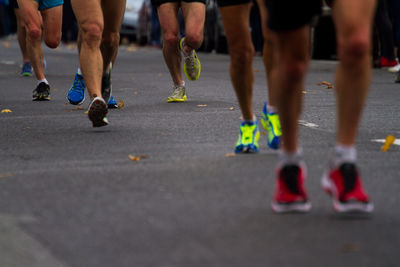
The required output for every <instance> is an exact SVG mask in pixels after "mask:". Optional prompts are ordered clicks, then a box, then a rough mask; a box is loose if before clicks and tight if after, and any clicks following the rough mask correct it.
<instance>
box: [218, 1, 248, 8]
mask: <svg viewBox="0 0 400 267" xmlns="http://www.w3.org/2000/svg"><path fill="white" fill-rule="evenodd" d="M250 2H251V0H217V3H218V7H224V6H234V5H241V4H247V3H250Z"/></svg>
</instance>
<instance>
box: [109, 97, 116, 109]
mask: <svg viewBox="0 0 400 267" xmlns="http://www.w3.org/2000/svg"><path fill="white" fill-rule="evenodd" d="M107 107H108V108H118V103H117V101H115V99H114V97H113V96H110V100H108V103H107Z"/></svg>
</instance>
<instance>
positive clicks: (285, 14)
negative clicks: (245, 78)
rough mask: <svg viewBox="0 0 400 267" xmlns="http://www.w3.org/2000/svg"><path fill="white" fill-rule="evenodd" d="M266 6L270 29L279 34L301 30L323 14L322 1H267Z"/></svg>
mask: <svg viewBox="0 0 400 267" xmlns="http://www.w3.org/2000/svg"><path fill="white" fill-rule="evenodd" d="M265 4H266V5H267V9H268V15H269V16H268V27H269V28H270V29H271V30H273V31H277V32H281V31H290V30H295V29H298V28H301V27H303V26H305V25H307V24H309V23H310V22H311V20H312V18H313V17H314V16H315V15H318V14H320V13H321V0H265Z"/></svg>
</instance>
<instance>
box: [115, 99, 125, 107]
mask: <svg viewBox="0 0 400 267" xmlns="http://www.w3.org/2000/svg"><path fill="white" fill-rule="evenodd" d="M124 106H125V103H124V101H122V100H120V101H119V102H118V107H117V108H118V109H121V108H123V107H124Z"/></svg>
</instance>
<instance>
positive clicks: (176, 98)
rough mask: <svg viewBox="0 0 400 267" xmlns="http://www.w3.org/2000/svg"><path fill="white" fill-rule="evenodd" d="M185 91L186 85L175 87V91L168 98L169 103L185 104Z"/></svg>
mask: <svg viewBox="0 0 400 267" xmlns="http://www.w3.org/2000/svg"><path fill="white" fill-rule="evenodd" d="M185 91H186V90H185V86H184V85H175V86H174V90H173V91H172V94H171V95H170V96H169V97H168V103H169V102H185V101H186V99H187V97H186V92H185Z"/></svg>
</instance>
